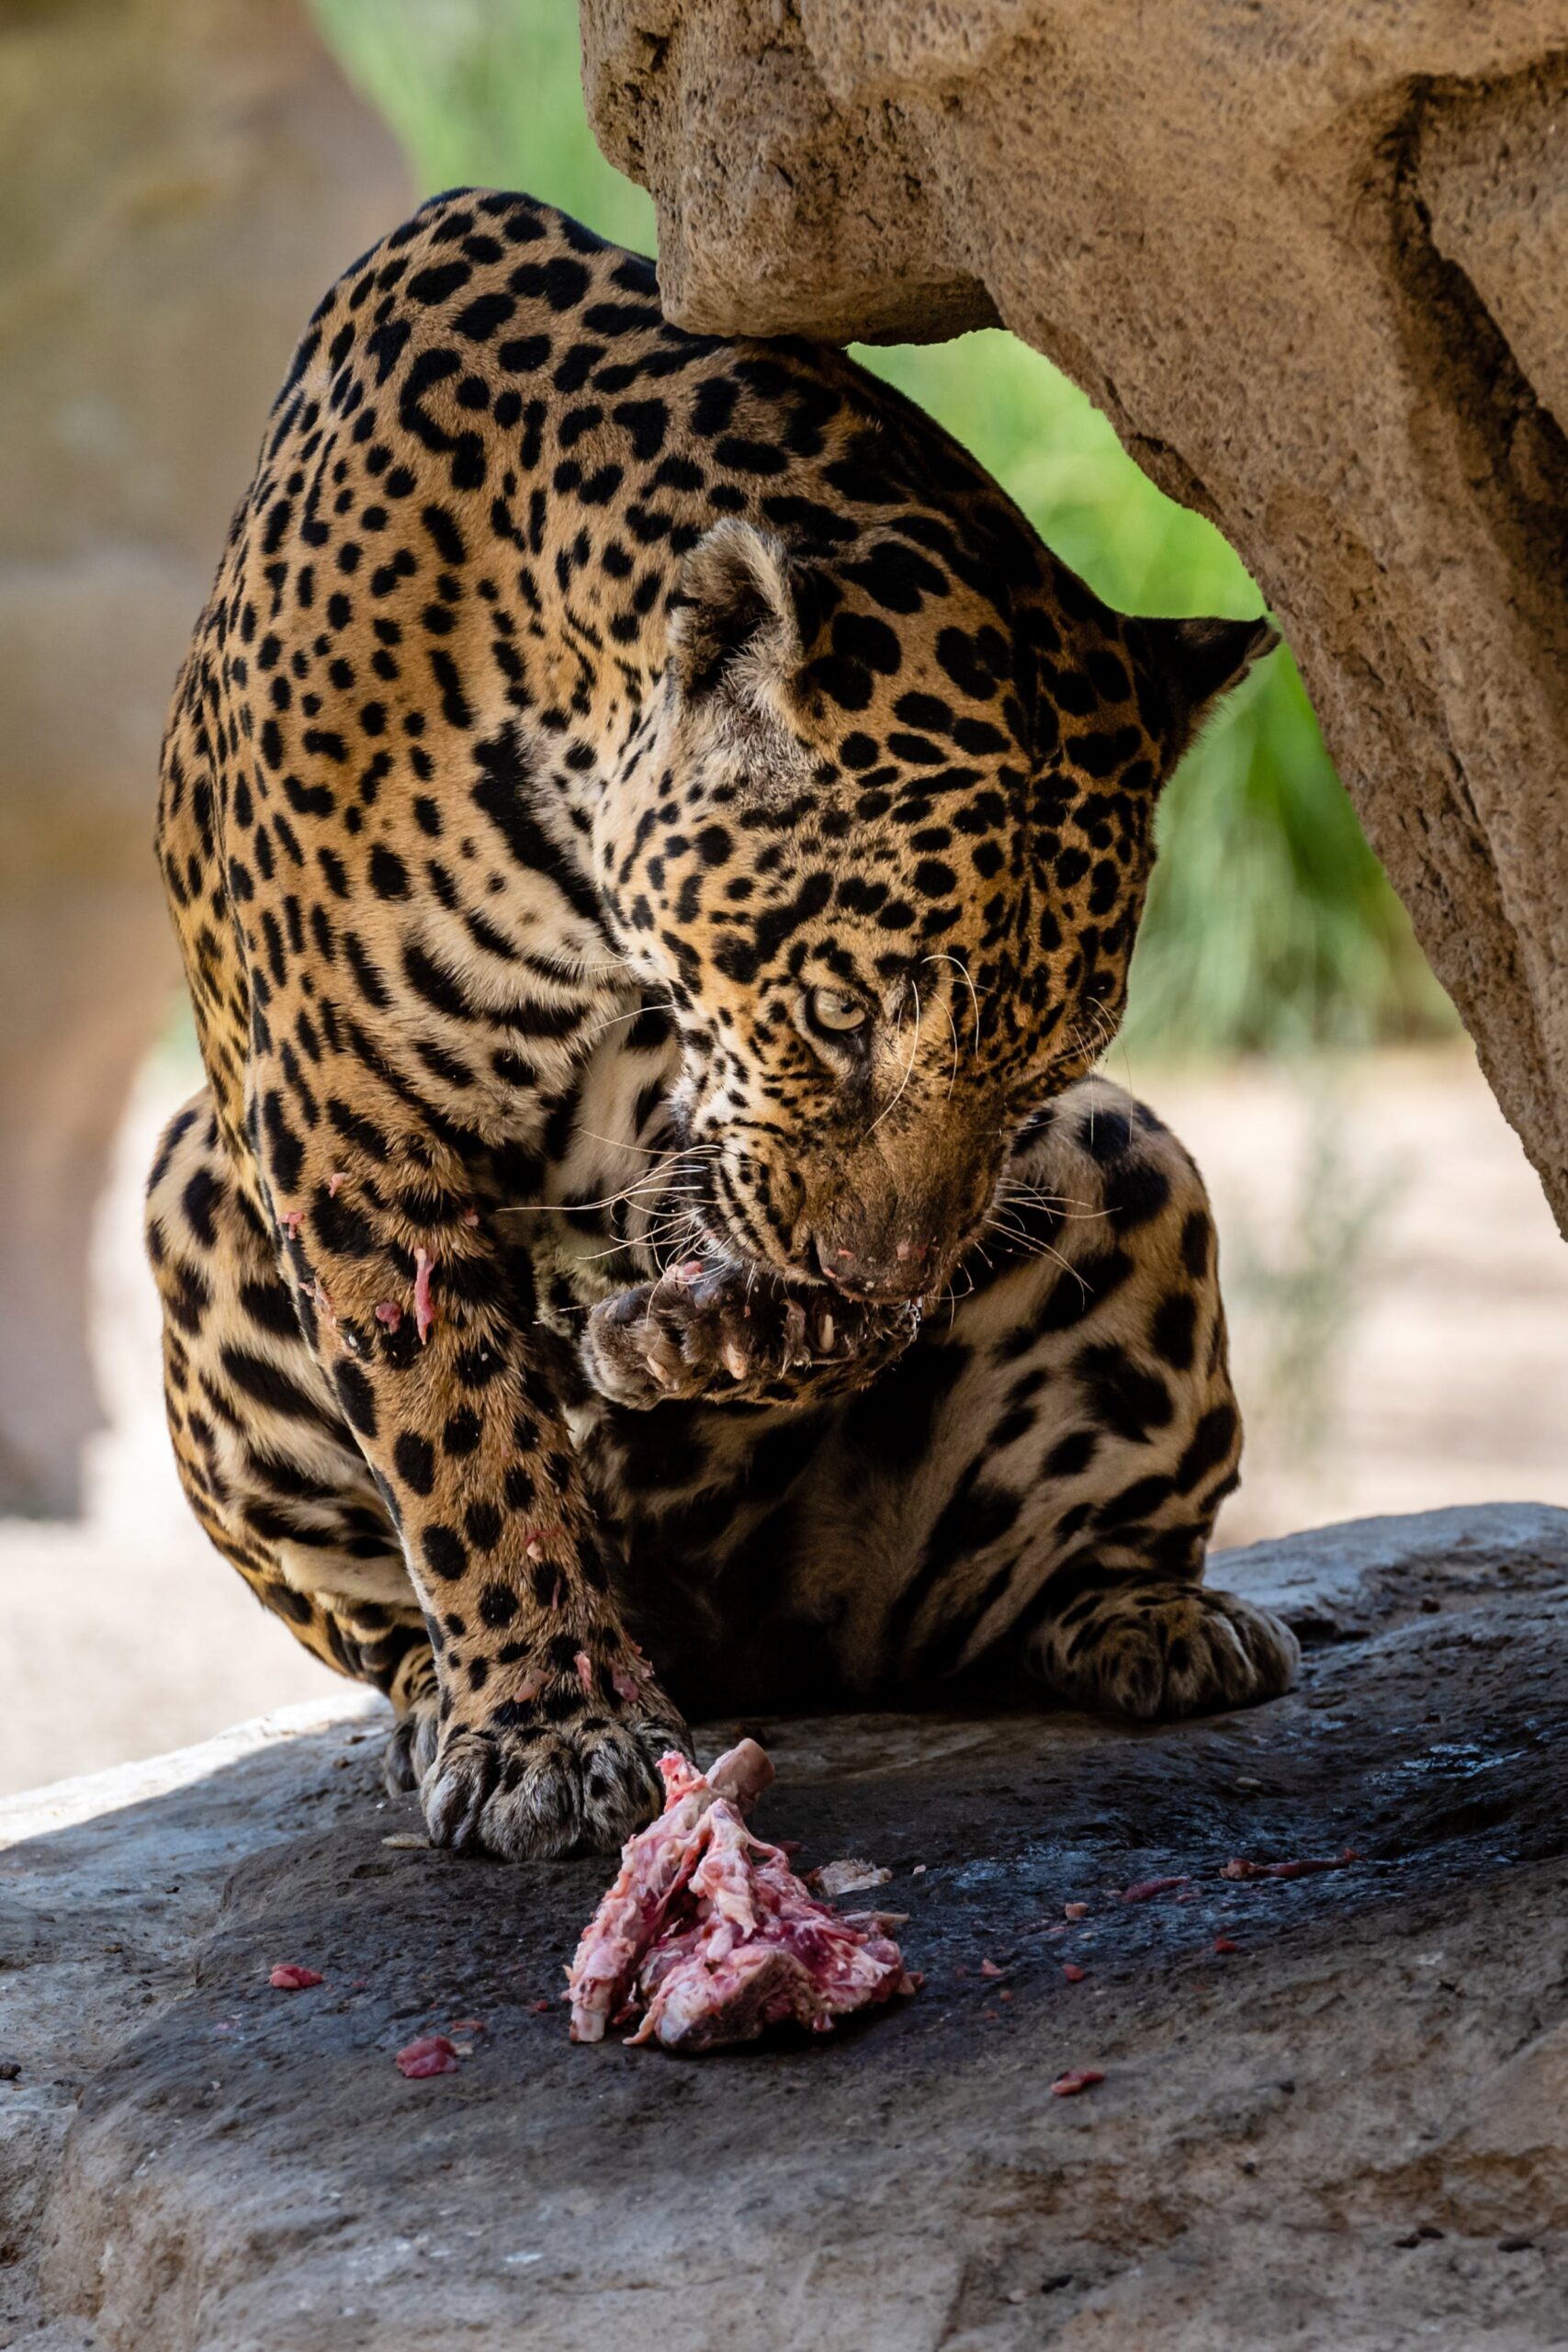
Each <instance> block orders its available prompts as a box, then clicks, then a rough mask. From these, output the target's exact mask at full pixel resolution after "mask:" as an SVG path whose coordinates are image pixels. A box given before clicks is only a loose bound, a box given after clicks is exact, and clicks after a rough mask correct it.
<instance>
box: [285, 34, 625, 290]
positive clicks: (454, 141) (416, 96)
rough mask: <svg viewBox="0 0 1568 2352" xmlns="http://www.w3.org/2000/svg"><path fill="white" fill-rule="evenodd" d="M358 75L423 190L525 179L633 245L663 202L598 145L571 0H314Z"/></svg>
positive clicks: (347, 65)
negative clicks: (585, 99) (586, 102)
mask: <svg viewBox="0 0 1568 2352" xmlns="http://www.w3.org/2000/svg"><path fill="white" fill-rule="evenodd" d="M311 5H312V6H313V7H314V9H315V14H316V17H317V21H318V22H319V23H320V25H321V30H322V32H323V33H324V34H325V36H326V38H327V40H328V41H329V42H330V43H331V45H332V47H333V49H334V50H335V51H336V52H337V55H338V57H339V59H340V61H341V62H342V64H343V66H344V71H345V72H346V73H347V74H348V75H349V77H350V79H351V80H352V81H354V82H355V83H357V84H358V85H359V87H360V88H361V89H362V90H363V91H364V93H365V95H366V96H367V98H368V99H369V101H370V103H371V105H372V106H374V107H376V108H377V109H378V111H379V112H380V113H381V114H383V115H384V116H385V117H386V119H387V120H388V122H389V123H390V125H391V127H392V130H394V131H395V132H396V134H397V136H398V138H399V139H400V141H401V142H402V145H403V147H404V149H405V150H406V152H407V153H408V157H409V161H410V163H411V164H412V166H413V171H414V175H415V177H416V179H417V180H418V182H419V191H420V194H421V195H422V196H433V195H434V193H435V192H436V190H437V189H438V188H444V187H525V188H526V189H527V190H528V191H529V193H530V195H532V196H542V197H544V198H546V199H547V202H549V203H551V204H558V205H559V206H560V208H561V209H562V210H563V211H564V212H570V213H572V214H573V215H574V216H575V217H576V218H577V219H578V220H585V221H586V222H587V223H588V225H589V227H590V228H592V229H597V231H598V232H599V234H600V235H601V236H602V237H611V238H613V239H614V240H615V243H616V244H620V245H629V246H631V248H632V249H633V251H634V252H637V253H649V254H650V253H651V252H652V251H653V206H652V204H651V203H650V202H649V198H648V197H647V196H646V195H645V194H644V192H643V190H642V189H641V188H640V187H635V186H634V185H633V183H632V182H631V181H630V180H628V179H626V177H625V176H624V175H623V174H621V173H620V172H617V171H615V169H614V168H613V167H612V166H611V165H610V164H607V163H606V162H605V161H604V157H603V155H601V153H599V150H598V148H597V147H596V146H595V145H594V143H593V135H592V131H591V130H589V128H588V118H587V116H586V114H585V113H584V112H583V106H582V81H581V71H582V68H581V51H580V49H579V46H578V35H577V10H576V7H575V6H573V5H572V0H311Z"/></svg>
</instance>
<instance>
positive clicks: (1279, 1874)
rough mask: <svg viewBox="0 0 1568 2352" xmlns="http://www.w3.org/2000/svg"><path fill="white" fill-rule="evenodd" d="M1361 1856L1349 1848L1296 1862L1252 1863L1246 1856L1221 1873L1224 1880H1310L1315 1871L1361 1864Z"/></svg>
mask: <svg viewBox="0 0 1568 2352" xmlns="http://www.w3.org/2000/svg"><path fill="white" fill-rule="evenodd" d="M1360 1859H1361V1857H1360V1856H1359V1854H1356V1853H1352V1851H1351V1850H1350V1848H1349V1847H1348V1846H1347V1847H1346V1848H1345V1850H1344V1852H1343V1853H1339V1854H1308V1855H1304V1856H1303V1859H1302V1860H1300V1861H1295V1862H1252V1861H1248V1860H1247V1859H1246V1857H1245V1856H1244V1855H1238V1856H1237V1857H1236V1859H1235V1861H1231V1862H1227V1863H1226V1864H1225V1866H1224V1869H1223V1870H1222V1871H1221V1872H1220V1876H1221V1877H1222V1878H1310V1877H1311V1876H1312V1874H1313V1872H1314V1871H1342V1870H1343V1869H1344V1868H1345V1866H1346V1864H1347V1863H1348V1862H1359V1860H1360Z"/></svg>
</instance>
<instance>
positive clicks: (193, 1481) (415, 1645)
mask: <svg viewBox="0 0 1568 2352" xmlns="http://www.w3.org/2000/svg"><path fill="white" fill-rule="evenodd" d="M147 1247H148V1251H149V1254H150V1256H151V1258H152V1266H153V1271H154V1273H155V1275H156V1277H157V1282H158V1288H159V1292H160V1295H161V1296H162V1300H163V1306H164V1387H165V1394H166V1397H167V1403H168V1413H169V1429H170V1433H171V1435H172V1437H173V1440H174V1447H175V1462H176V1464H177V1466H178V1469H179V1474H180V1479H181V1482H182V1484H183V1485H184V1487H185V1489H186V1495H187V1496H188V1497H189V1498H190V1502H191V1507H192V1509H193V1510H195V1512H196V1515H197V1519H198V1520H199V1521H200V1522H201V1524H202V1526H203V1527H204V1528H205V1529H206V1530H207V1532H208V1533H209V1535H210V1537H211V1538H212V1541H213V1542H214V1544H216V1545H217V1546H218V1548H219V1550H220V1552H221V1553H222V1554H223V1555H224V1556H225V1557H226V1558H227V1559H229V1560H231V1562H232V1563H233V1565H234V1566H235V1567H237V1568H238V1569H239V1571H240V1574H241V1575H242V1576H243V1577H244V1579H245V1581H246V1583H247V1584H248V1585H249V1586H250V1588H251V1590H252V1591H253V1592H254V1594H255V1596H256V1598H257V1600H260V1601H261V1602H262V1603H263V1605H264V1606H265V1608H267V1609H270V1610H271V1611H273V1612H274V1614H275V1615H276V1616H278V1617H281V1618H282V1620H283V1622H284V1623H285V1624H286V1625H287V1626H288V1630H289V1632H290V1633H291V1634H293V1635H294V1636H295V1638H296V1640H297V1641H299V1642H302V1643H303V1644H304V1645H305V1647H306V1648H307V1649H309V1650H310V1651H311V1652H313V1653H314V1655H315V1656H316V1657H319V1658H320V1659H321V1661H322V1663H323V1664H324V1665H327V1666H330V1667H332V1668H334V1669H335V1670H336V1671H337V1672H338V1673H340V1674H346V1675H352V1676H353V1677H354V1678H355V1679H356V1680H358V1681H362V1682H368V1683H370V1684H372V1685H373V1686H374V1688H375V1689H377V1690H378V1691H383V1692H384V1693H385V1694H386V1696H387V1697H388V1698H389V1699H390V1701H391V1702H392V1704H393V1706H394V1707H395V1708H396V1709H397V1711H398V1715H399V1719H400V1720H399V1727H398V1729H397V1731H396V1732H395V1733H394V1735H393V1742H392V1747H393V1751H394V1753H393V1758H392V1763H391V1769H392V1770H394V1771H395V1772H396V1773H398V1774H399V1775H400V1774H401V1772H402V1771H403V1770H404V1769H405V1768H406V1766H407V1762H408V1759H409V1757H410V1755H411V1753H412V1754H413V1755H414V1756H415V1757H418V1756H419V1755H421V1754H422V1753H423V1752H424V1751H425V1750H426V1749H427V1748H428V1747H429V1731H428V1724H429V1721H430V1697H431V1693H432V1691H433V1690H434V1679H435V1665H434V1657H433V1656H432V1654H431V1647H430V1639H429V1635H428V1634H427V1633H426V1630H425V1625H424V1620H423V1616H422V1614H421V1612H420V1610H419V1607H418V1604H417V1602H416V1600H415V1599H414V1594H413V1588H412V1585H411V1583H410V1581H409V1577H408V1572H407V1570H406V1568H405V1566H404V1564H403V1556H402V1552H401V1549H400V1545H399V1543H398V1539H397V1536H396V1534H395V1533H394V1532H393V1528H392V1524H391V1521H390V1520H389V1517H388V1516H387V1512H386V1510H385V1508H384V1507H383V1504H382V1501H381V1498H380V1495H379V1493H378V1490H377V1488H376V1486H375V1483H374V1480H373V1479H372V1477H371V1476H370V1473H369V1470H368V1469H367V1465H366V1462H365V1457H364V1455H363V1454H362V1453H360V1451H359V1449H358V1447H357V1446H356V1445H355V1443H354V1442H353V1440H352V1438H351V1437H350V1435H349V1432H348V1431H347V1430H346V1429H345V1428H344V1425H343V1421H342V1418H341V1415H340V1414H339V1412H338V1410H337V1401H336V1398H335V1397H334V1395H333V1390H332V1388H331V1386H330V1385H329V1384H328V1382H327V1380H326V1379H325V1377H324V1375H323V1374H322V1373H321V1370H320V1369H319V1367H318V1365H317V1363H316V1362H315V1359H314V1357H313V1356H312V1355H311V1353H310V1349H309V1348H308V1347H307V1346H306V1344H305V1340H304V1337H303V1335H302V1333H301V1331H300V1329H299V1320H298V1318H297V1317H296V1315H295V1311H294V1303H293V1299H292V1296H291V1295H290V1293H289V1290H288V1283H287V1282H286V1281H285V1280H284V1278H283V1276H282V1274H281V1273H280V1272H279V1270H278V1265H277V1261H276V1256H275V1255H274V1252H273V1250H272V1248H271V1245H270V1241H269V1238H268V1236H267V1231H266V1227H265V1224H264V1223H263V1221H262V1219H261V1217H260V1216H259V1214H258V1213H257V1211H256V1210H255V1209H254V1207H253V1205H252V1204H251V1203H250V1202H249V1201H248V1200H247V1199H246V1197H245V1195H244V1193H243V1192H242V1191H241V1190H240V1188H239V1187H238V1185H237V1184H236V1183H235V1182H234V1179H233V1175H232V1171H231V1168H230V1165H229V1162H228V1159H227V1156H226V1154H225V1152H224V1150H223V1147H222V1143H221V1139H220V1136H219V1134H218V1131H217V1127H216V1124H215V1122H214V1120H213V1117H212V1114H211V1108H210V1104H209V1100H208V1097H207V1096H206V1094H205V1093H203V1094H199V1095H197V1097H196V1099H195V1100H194V1102H192V1103H188V1104H187V1105H186V1108H185V1109H184V1110H183V1111H182V1112H181V1113H180V1114H179V1115H178V1117H177V1118H175V1120H174V1121H173V1123H172V1124H171V1125H170V1126H169V1128H168V1129H167V1131H166V1133H165V1134H164V1138H163V1141H162V1143H161V1144H160V1146H159V1150H158V1157H157V1159H156V1162H155V1163H154V1166H153V1170H152V1180H151V1182H150V1184H149V1186H148V1199H147ZM403 1784H404V1783H403V1782H402V1781H401V1780H399V1785H403Z"/></svg>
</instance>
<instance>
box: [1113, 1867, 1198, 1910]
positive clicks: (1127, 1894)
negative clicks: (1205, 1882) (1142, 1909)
mask: <svg viewBox="0 0 1568 2352" xmlns="http://www.w3.org/2000/svg"><path fill="white" fill-rule="evenodd" d="M1190 1884H1191V1881H1190V1879H1189V1878H1188V1876H1187V1874H1186V1872H1185V1871H1183V1872H1182V1874H1181V1876H1180V1877H1179V1878H1145V1879H1140V1880H1139V1881H1138V1883H1137V1885H1136V1886H1124V1887H1123V1888H1122V1902H1123V1903H1148V1902H1151V1901H1152V1900H1153V1899H1154V1897H1155V1896H1156V1894H1169V1893H1170V1890H1171V1888H1172V1887H1173V1886H1190Z"/></svg>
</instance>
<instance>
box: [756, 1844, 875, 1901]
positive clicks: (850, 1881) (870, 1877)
mask: <svg viewBox="0 0 1568 2352" xmlns="http://www.w3.org/2000/svg"><path fill="white" fill-rule="evenodd" d="M785 1850H787V1849H784V1848H782V1847H781V1848H780V1851H781V1852H784V1851H785ZM892 1875H893V1873H892V1871H889V1870H882V1869H879V1868H878V1866H877V1864H876V1863H875V1862H863V1861H861V1860H859V1859H858V1858H855V1857H852V1856H850V1855H846V1856H845V1858H844V1860H842V1861H841V1862H824V1863H823V1864H822V1866H821V1868H820V1870H815V1871H807V1873H806V1877H805V1880H804V1882H803V1883H804V1884H806V1885H807V1886H809V1887H810V1888H811V1889H812V1890H813V1892H814V1893H816V1894H825V1895H826V1896H827V1898H828V1900H829V1903H836V1902H837V1901H838V1899H839V1897H840V1894H860V1893H861V1892H862V1891H863V1889H864V1888H866V1887H868V1886H886V1883H887V1882H888V1880H889V1879H890V1878H891V1877H892Z"/></svg>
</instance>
